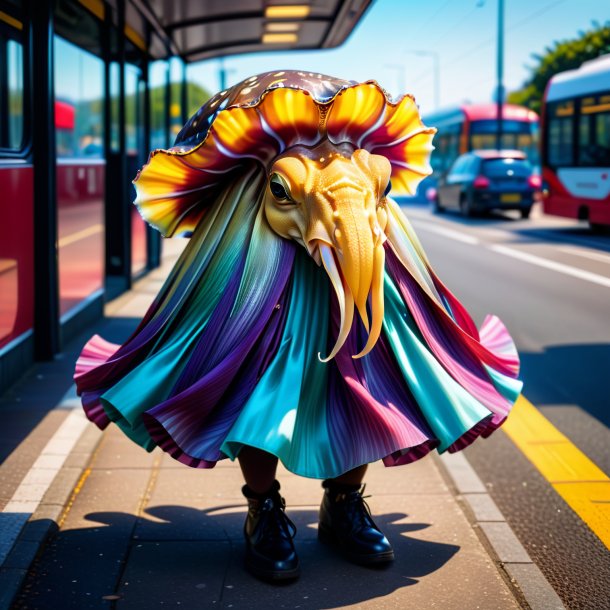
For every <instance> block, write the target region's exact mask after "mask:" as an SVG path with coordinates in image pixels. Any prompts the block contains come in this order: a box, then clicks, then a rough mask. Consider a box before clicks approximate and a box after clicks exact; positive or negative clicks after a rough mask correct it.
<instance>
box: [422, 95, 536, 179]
mask: <svg viewBox="0 0 610 610" xmlns="http://www.w3.org/2000/svg"><path fill="white" fill-rule="evenodd" d="M496 116H497V106H496V104H465V105H461V106H454V107H452V108H447V109H445V110H440V111H438V112H434V113H431V114H427V115H425V116H424V123H425V124H426V125H430V126H431V127H436V128H437V129H438V133H437V135H436V136H435V138H434V146H435V151H434V153H433V154H432V168H433V169H434V172H435V174H436V175H437V177H438V175H439V174H443V173H445V172H447V171H448V169H449V168H450V167H451V164H452V163H453V162H454V161H455V160H456V159H457V157H459V155H461V154H464V153H466V152H470V151H471V150H490V149H495V148H497V143H496V132H497V120H496ZM502 116H503V121H502V143H501V144H502V145H501V148H502V149H511V150H520V151H522V152H524V153H525V155H526V156H527V158H528V159H529V161H530V162H531V163H532V165H534V166H538V165H539V155H538V115H537V114H536V113H535V112H533V111H532V110H529V109H528V108H525V107H523V106H516V105H514V104H504V106H503V111H502Z"/></svg>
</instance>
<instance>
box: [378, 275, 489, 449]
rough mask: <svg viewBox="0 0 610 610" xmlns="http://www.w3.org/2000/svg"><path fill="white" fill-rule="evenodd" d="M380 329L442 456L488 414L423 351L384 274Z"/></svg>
mask: <svg viewBox="0 0 610 610" xmlns="http://www.w3.org/2000/svg"><path fill="white" fill-rule="evenodd" d="M383 327H384V331H385V333H386V336H387V338H388V341H389V343H390V345H391V347H392V351H393V352H394V355H395V357H396V360H397V362H398V366H399V367H400V370H401V372H402V374H403V375H404V378H405V380H406V381H407V384H408V386H409V389H410V390H411V392H412V394H413V395H414V397H415V399H416V400H417V403H418V405H419V408H420V409H421V411H422V413H423V415H424V417H425V418H426V421H427V422H428V424H429V425H430V428H431V429H432V431H433V432H434V435H435V436H436V437H437V438H438V440H439V441H440V445H439V447H438V451H439V452H443V451H445V450H446V449H447V447H449V446H450V445H452V444H453V443H454V442H455V441H456V440H457V439H458V438H460V437H461V436H462V435H463V434H465V433H466V432H467V431H468V430H470V429H471V428H472V427H473V426H475V425H476V424H477V423H478V422H480V421H481V420H483V419H485V418H487V417H489V416H490V415H491V412H490V411H489V409H487V408H486V407H485V406H484V405H482V404H481V403H480V402H479V401H478V400H476V399H475V398H474V397H473V396H472V395H470V394H469V393H468V392H467V391H466V390H465V389H464V388H463V387H462V386H460V385H459V384H458V383H457V382H456V381H455V380H454V379H453V378H452V377H451V376H450V375H449V373H447V371H445V369H444V368H443V367H442V365H441V364H439V362H438V361H437V360H436V358H435V357H434V356H433V355H432V353H431V352H430V351H429V350H428V348H427V347H426V344H425V342H424V339H423V337H422V336H421V334H420V332H419V330H418V329H417V326H416V324H415V321H414V320H413V318H412V316H411V314H410V313H409V311H408V309H407V307H406V306H405V304H404V301H403V300H402V297H401V296H400V293H399V292H398V290H397V288H396V286H395V285H394V283H393V282H392V280H391V278H390V277H389V275H388V274H387V273H386V274H385V315H384V320H383Z"/></svg>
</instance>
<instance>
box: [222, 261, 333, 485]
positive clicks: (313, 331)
mask: <svg viewBox="0 0 610 610" xmlns="http://www.w3.org/2000/svg"><path fill="white" fill-rule="evenodd" d="M328 311H329V292H328V278H327V277H326V274H325V273H324V272H323V270H322V269H320V268H319V267H317V266H316V265H315V263H314V262H313V261H312V260H311V258H310V257H309V256H308V255H307V254H306V253H305V252H304V251H301V250H299V251H297V254H296V257H295V263H294V270H293V280H292V292H291V297H290V305H289V310H288V316H287V319H286V326H285V328H284V332H283V335H282V339H281V344H280V348H279V350H278V353H277V354H276V356H275V357H274V359H273V361H272V362H271V364H270V366H269V367H268V368H267V370H266V371H265V373H264V374H263V376H262V377H261V379H260V381H259V382H258V384H257V386H256V389H255V390H254V392H253V393H252V395H251V396H250V398H249V400H248V402H247V403H246V404H245V406H244V407H243V410H242V411H241V413H240V415H239V417H238V419H237V421H236V422H235V423H234V424H233V426H232V427H231V429H230V430H229V433H228V435H227V437H226V439H225V441H224V443H223V445H222V447H221V450H222V451H223V453H225V454H226V455H228V456H229V457H230V458H231V459H235V457H236V456H237V454H238V453H239V451H240V449H241V448H242V447H243V446H244V445H250V446H252V447H258V448H259V449H263V450H264V451H267V452H269V453H272V454H273V455H275V456H277V457H278V458H279V459H280V460H281V461H282V463H283V464H284V465H285V466H286V467H287V468H288V469H289V470H291V471H292V472H295V473H297V474H299V475H301V476H306V477H312V478H318V479H319V478H324V477H325V476H326V473H329V472H334V471H335V470H336V463H337V460H336V458H335V456H334V454H333V447H332V443H331V440H330V436H329V432H328V428H327V415H326V400H327V399H326V397H327V376H328V366H329V365H327V364H323V363H321V362H320V361H319V359H318V353H320V352H321V353H322V354H325V353H326V349H327V332H328Z"/></svg>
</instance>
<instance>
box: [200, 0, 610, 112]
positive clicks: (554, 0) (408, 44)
mask: <svg viewBox="0 0 610 610" xmlns="http://www.w3.org/2000/svg"><path fill="white" fill-rule="evenodd" d="M504 4H505V51H504V54H505V66H504V74H505V78H504V84H505V88H506V90H507V91H511V90H514V89H518V88H519V87H520V85H521V84H522V83H523V81H525V80H526V78H527V77H528V74H529V72H528V70H527V66H528V65H532V64H533V63H534V62H533V61H532V59H531V54H532V53H543V52H544V48H545V47H546V46H548V45H550V44H552V42H553V41H555V40H561V39H566V38H573V37H575V36H577V35H578V31H579V30H586V29H589V28H590V27H591V22H592V21H594V20H597V21H599V22H600V23H604V22H605V21H606V20H610V10H609V8H610V5H609V3H608V0H505V2H504ZM497 5H498V3H497V0H426V1H425V2H422V1H419V2H416V1H414V0H377V1H376V2H374V3H373V5H372V7H371V8H370V9H369V10H368V12H367V13H366V14H365V17H364V19H363V20H362V21H361V22H360V24H359V25H358V26H357V28H356V30H355V31H354V32H353V33H352V35H351V36H350V37H349V38H348V40H347V41H346V43H345V44H344V45H343V46H342V47H339V48H337V49H331V50H322V51H307V52H291V53H281V52H275V53H256V54H250V55H241V56H230V57H227V58H226V59H225V60H224V65H225V68H226V69H227V82H228V84H229V85H232V84H235V83H236V82H239V81H240V80H242V79H244V78H247V77H249V76H252V75H253V74H258V73H260V72H266V71H267V70H276V69H298V70H305V71H308V72H310V71H311V72H322V73H324V74H329V75H331V76H337V77H340V78H344V79H352V80H357V81H365V80H369V79H375V80H377V81H378V82H379V83H380V84H381V85H382V86H383V87H384V88H385V89H387V90H388V91H389V92H390V93H392V94H393V95H398V94H399V93H412V94H414V95H415V98H416V100H417V102H418V104H419V105H420V108H421V110H422V113H426V112H430V111H431V110H433V109H434V99H435V91H434V87H435V79H434V77H433V74H434V71H433V64H434V60H433V57H431V56H430V55H417V54H415V53H414V51H419V52H422V51H423V52H426V53H430V52H433V53H437V54H438V61H439V91H438V96H439V99H440V104H439V105H440V107H447V106H451V105H453V104H458V103H461V102H464V101H470V102H486V101H490V100H491V99H492V95H493V93H494V91H495V87H496V32H497V15H498V13H497ZM218 67H219V61H218V60H208V61H206V62H201V63H199V64H192V65H191V66H190V67H189V68H188V76H189V80H195V81H197V82H199V83H201V84H202V85H203V86H204V87H206V88H207V89H208V90H210V91H211V92H216V91H217V90H218V88H219V80H218ZM403 88H404V90H401V89H403Z"/></svg>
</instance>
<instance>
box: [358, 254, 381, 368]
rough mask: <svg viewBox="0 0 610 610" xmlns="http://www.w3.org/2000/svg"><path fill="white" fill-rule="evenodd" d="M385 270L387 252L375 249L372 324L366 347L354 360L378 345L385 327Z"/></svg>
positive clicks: (371, 301)
mask: <svg viewBox="0 0 610 610" xmlns="http://www.w3.org/2000/svg"><path fill="white" fill-rule="evenodd" d="M384 268H385V250H384V249H383V246H382V245H378V246H377V247H376V248H375V258H374V261H373V281H372V284H371V300H370V303H371V317H372V324H371V330H370V332H369V337H368V339H367V342H366V345H365V346H364V348H363V349H362V351H361V352H360V353H359V354H356V355H355V356H352V358H362V356H366V355H367V354H368V353H369V352H370V351H371V350H372V349H373V347H374V346H375V343H377V339H379V335H380V334H381V328H382V326H383V314H384V301H383V280H384V278H383V274H384Z"/></svg>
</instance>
